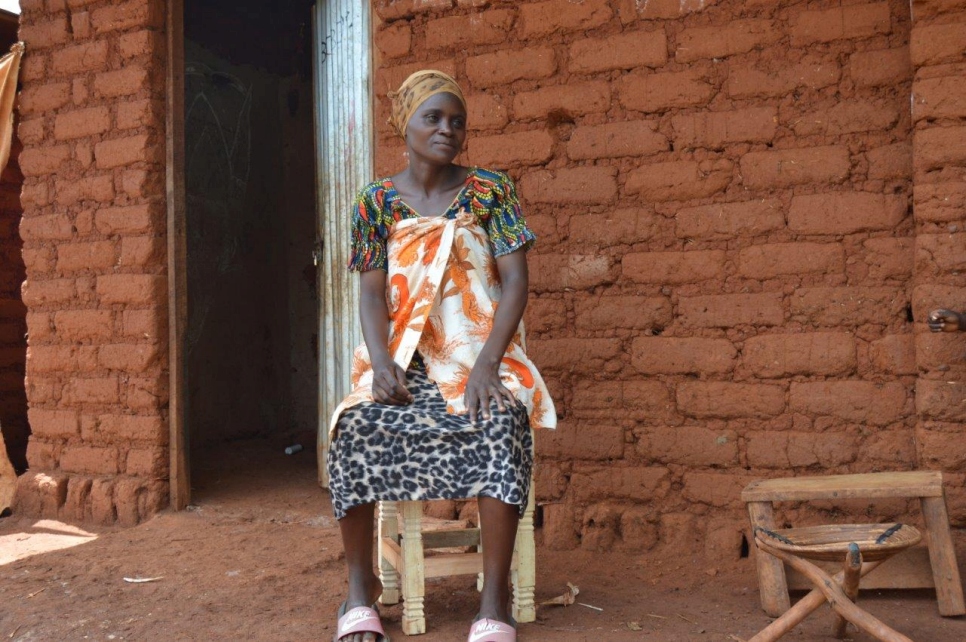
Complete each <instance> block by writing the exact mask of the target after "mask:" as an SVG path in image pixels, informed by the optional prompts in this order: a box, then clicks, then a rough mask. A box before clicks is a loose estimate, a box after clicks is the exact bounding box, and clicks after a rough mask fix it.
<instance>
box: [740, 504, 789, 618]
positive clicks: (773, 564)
mask: <svg viewBox="0 0 966 642" xmlns="http://www.w3.org/2000/svg"><path fill="white" fill-rule="evenodd" d="M748 516H749V517H750V518H751V532H752V537H754V532H755V527H758V526H760V527H761V528H766V529H768V530H775V512H774V509H773V508H772V505H771V502H748ZM755 563H756V564H757V566H758V590H759V592H760V593H761V608H762V609H764V611H765V613H767V614H768V615H770V616H772V617H778V616H779V615H781V614H782V613H784V612H785V611H787V610H788V609H789V607H791V601H790V600H789V598H788V584H787V583H786V581H785V567H784V566H783V565H782V563H781V560H779V559H777V558H775V557H772V556H771V555H762V554H761V550H760V549H759V551H758V554H757V555H756V556H755Z"/></svg>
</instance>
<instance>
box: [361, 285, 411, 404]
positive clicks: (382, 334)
mask: <svg viewBox="0 0 966 642" xmlns="http://www.w3.org/2000/svg"><path fill="white" fill-rule="evenodd" d="M360 279H361V282H360V290H361V291H360V299H359V315H360V316H361V317H362V337H363V339H364V340H365V342H366V349H367V350H368V351H369V361H370V363H372V374H373V377H372V398H373V400H374V401H376V402H377V403H384V404H390V405H394V406H401V405H405V404H408V403H411V402H412V400H413V395H412V393H411V392H409V390H407V389H406V371H405V370H404V369H403V368H402V367H401V366H400V365H399V364H397V363H396V362H395V361H393V359H392V355H390V354H389V308H388V306H387V305H386V272H385V271H384V270H369V271H367V272H363V273H362V274H361V275H360Z"/></svg>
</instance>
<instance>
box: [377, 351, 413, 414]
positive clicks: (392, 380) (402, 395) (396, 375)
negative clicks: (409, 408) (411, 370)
mask: <svg viewBox="0 0 966 642" xmlns="http://www.w3.org/2000/svg"><path fill="white" fill-rule="evenodd" d="M372 399H373V401H375V402H376V403H383V404H388V405H390V406H405V405H408V404H410V403H412V402H413V394H412V393H411V392H409V390H408V389H407V388H406V371H405V370H403V369H402V368H401V367H400V366H399V364H398V363H396V362H395V361H393V360H392V359H386V360H384V361H381V362H379V363H378V364H377V363H373V364H372Z"/></svg>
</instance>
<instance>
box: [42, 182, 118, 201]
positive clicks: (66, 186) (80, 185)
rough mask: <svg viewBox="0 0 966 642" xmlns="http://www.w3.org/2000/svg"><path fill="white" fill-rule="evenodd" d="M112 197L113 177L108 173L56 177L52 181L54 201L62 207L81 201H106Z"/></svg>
mask: <svg viewBox="0 0 966 642" xmlns="http://www.w3.org/2000/svg"><path fill="white" fill-rule="evenodd" d="M113 199H114V177H113V176H110V175H101V176H85V177H83V178H78V179H74V180H69V179H57V180H56V181H55V182H54V201H55V202H56V203H57V204H58V205H61V206H64V207H70V206H74V207H76V206H77V205H78V204H80V203H81V202H82V201H97V202H100V203H107V202H110V201H112V200H113Z"/></svg>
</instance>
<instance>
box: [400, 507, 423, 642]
mask: <svg viewBox="0 0 966 642" xmlns="http://www.w3.org/2000/svg"><path fill="white" fill-rule="evenodd" d="M399 509H400V510H399V513H400V516H401V517H402V523H403V528H402V531H403V532H402V559H403V564H402V567H403V572H402V583H403V586H402V593H403V613H402V630H403V633H405V634H406V635H420V634H422V633H425V632H426V613H425V611H423V597H424V596H425V594H426V582H425V568H424V566H423V531H422V521H423V503H422V502H399Z"/></svg>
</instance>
